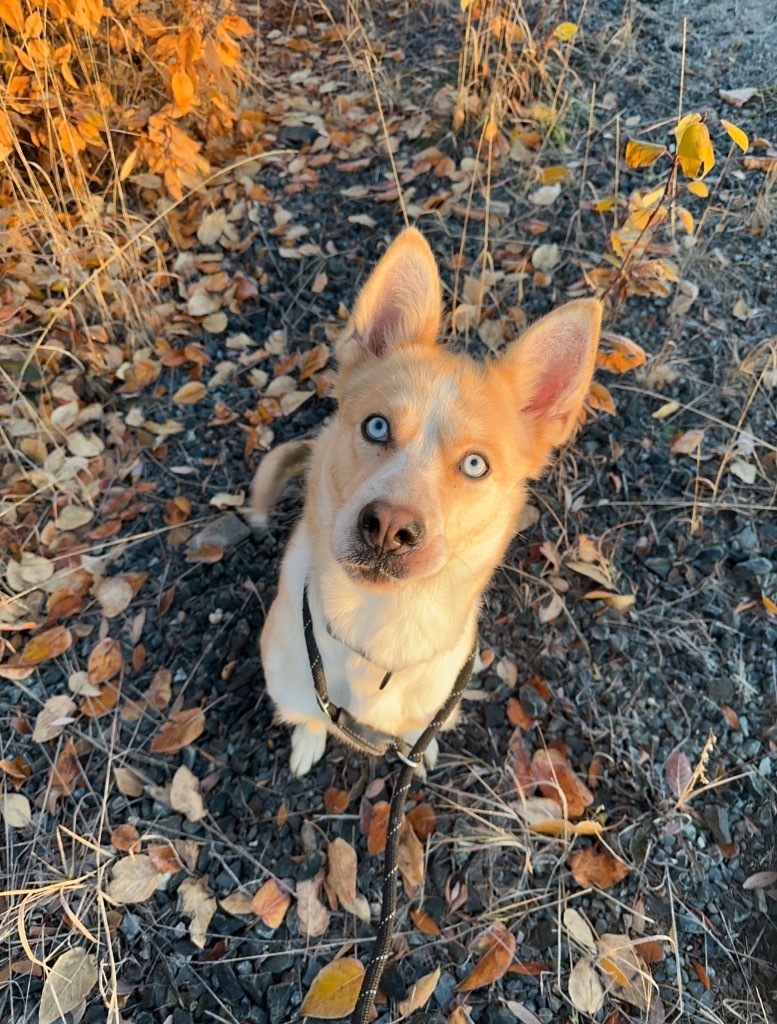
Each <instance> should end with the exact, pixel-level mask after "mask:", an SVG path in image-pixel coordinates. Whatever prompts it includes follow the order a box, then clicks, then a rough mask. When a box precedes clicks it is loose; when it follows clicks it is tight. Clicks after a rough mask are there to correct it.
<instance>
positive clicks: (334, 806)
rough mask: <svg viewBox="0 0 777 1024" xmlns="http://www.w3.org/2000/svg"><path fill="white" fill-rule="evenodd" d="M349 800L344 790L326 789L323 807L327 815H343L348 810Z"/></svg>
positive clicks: (331, 787)
mask: <svg viewBox="0 0 777 1024" xmlns="http://www.w3.org/2000/svg"><path fill="white" fill-rule="evenodd" d="M348 804H349V798H348V792H347V790H345V789H336V788H335V787H334V786H329V787H327V789H326V791H325V792H324V807H325V808H326V810H327V813H328V814H344V813H345V811H346V810H347V808H348Z"/></svg>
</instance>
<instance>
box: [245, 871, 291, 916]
mask: <svg viewBox="0 0 777 1024" xmlns="http://www.w3.org/2000/svg"><path fill="white" fill-rule="evenodd" d="M290 906H291V896H290V895H289V893H287V892H284V891H283V889H281V887H280V886H279V885H278V883H277V882H276V881H275V879H274V878H268V880H267V881H266V882H265V883H264V885H262V886H261V887H260V888H259V889H257V891H256V892H255V893H254V896H253V898H252V899H251V903H250V908H249V909H250V912H251V913H252V914H256V916H257V917H258V918H260V919H261V920H262V922H263V923H264V924H266V925H267V927H268V928H279V927H280V926H281V924H282V923H283V919H284V917H286V911H287V910H288V909H289V907H290Z"/></svg>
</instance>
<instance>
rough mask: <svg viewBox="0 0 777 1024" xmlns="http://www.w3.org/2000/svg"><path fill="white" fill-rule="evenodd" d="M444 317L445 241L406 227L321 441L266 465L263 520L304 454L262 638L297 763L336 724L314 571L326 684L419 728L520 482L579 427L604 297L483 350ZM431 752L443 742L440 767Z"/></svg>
mask: <svg viewBox="0 0 777 1024" xmlns="http://www.w3.org/2000/svg"><path fill="white" fill-rule="evenodd" d="M441 316H442V305H441V297H440V279H439V275H438V272H437V267H436V265H435V261H434V257H433V255H432V252H431V250H430V248H429V246H428V244H427V243H426V241H425V240H424V238H423V236H422V235H421V234H420V233H419V232H418V231H416V230H414V229H412V228H410V229H408V230H406V231H404V232H403V233H402V234H401V235H400V236H399V237H398V238H397V239H396V240H395V241H394V242H393V244H392V245H391V246H390V247H389V249H388V250H387V252H386V253H385V255H384V256H383V258H382V259H381V260H380V262H379V263H378V265H377V267H376V268H375V270H374V272H373V273H372V275H371V277H370V278H369V280H368V281H367V283H366V285H365V286H364V288H363V290H362V292H361V294H360V295H359V298H358V300H357V302H356V308H355V310H354V313H353V316H352V317H351V320H350V322H349V323H348V325H347V327H346V329H345V331H344V333H343V336H342V337H341V339H340V340H339V342H338V343H337V350H336V355H337V360H338V364H339V375H338V378H337V384H336V397H337V400H338V403H339V408H338V411H337V413H336V415H334V416H333V417H332V419H331V420H330V422H329V423H328V424H327V425H326V426H325V427H324V428H323V430H322V431H321V432H320V434H319V435H318V437H317V438H316V439H315V440H314V441H303V442H291V443H289V444H285V445H281V446H280V447H279V448H277V449H275V450H274V451H273V452H271V453H270V454H269V455H267V456H266V457H265V459H264V460H263V461H262V463H261V465H260V467H259V469H258V471H257V475H256V479H255V481H254V489H253V500H252V518H253V519H254V521H255V522H264V521H265V519H266V515H267V512H268V510H269V507H270V505H271V504H272V502H273V501H274V500H275V499H276V498H277V497H278V495H279V494H280V492H281V491H282V489H283V486H284V485H285V483H286V482H287V480H288V478H289V477H290V476H291V475H293V473H294V472H295V471H297V470H299V468H300V466H301V464H302V463H303V462H305V461H307V490H306V497H305V511H304V516H303V518H302V520H301V522H300V523H299V525H298V526H297V528H296V529H295V531H294V533H293V535H292V537H291V540H290V541H289V545H288V548H287V550H286V554H285V556H284V559H283V564H282V567H281V576H280V584H279V589H278V596H277V598H276V599H275V601H274V602H273V605H272V607H271V608H270V612H269V614H268V616H267V621H266V623H265V625H264V629H263V631H262V638H261V651H262V661H263V664H264V673H265V678H266V680H267V688H268V690H269V692H270V695H271V697H272V699H273V701H274V703H275V706H276V708H277V712H278V716H279V718H280V719H281V720H282V721H284V722H288V723H290V724H291V725H293V726H294V730H293V732H292V737H291V770H292V771H293V772H294V774H295V775H304V774H305V773H306V772H308V771H309V770H310V768H311V766H312V765H314V764H315V763H316V762H317V761H318V760H319V759H320V758H321V757H322V756H323V754H324V747H325V744H326V736H327V731H328V730H330V731H334V732H339V730H337V729H334V728H333V726H332V722H331V721H330V719H329V718H328V716H327V715H326V714H325V713H324V711H323V710H322V709H321V707H320V705H319V702H318V701H317V699H316V693H315V689H314V685H313V678H312V675H311V664H310V659H309V657H308V653H307V650H306V643H305V634H304V630H303V621H302V608H303V591H304V589H305V587H306V586H307V597H308V602H309V607H310V613H311V616H312V627H313V634H314V636H315V642H316V645H317V647H318V651H319V652H320V655H321V659H322V663H323V668H324V671H325V673H326V678H327V682H328V688H329V697H330V699H331V700H332V701H333V702H334V703H335V704H336V705H339V706H340V707H342V708H345V709H347V710H348V711H349V712H350V713H351V715H353V717H354V718H355V719H356V720H357V721H358V722H361V723H364V724H365V725H367V726H371V727H372V728H373V729H377V730H381V731H382V732H384V733H386V732H387V733H390V734H392V735H396V736H398V737H402V738H404V739H405V740H407V741H409V742H411V743H412V742H414V741H415V739H416V738H417V737H418V736H419V735H420V733H421V732H422V731H423V729H424V728H425V726H426V725H427V724H428V723H429V721H430V720H431V718H432V717H433V715H434V713H435V712H436V711H437V710H438V708H440V707H441V706H442V704H443V703H444V701H445V699H446V697H447V696H448V695H449V694H450V692H451V690H452V687H453V684H454V680H455V679H456V676H457V674H458V672H459V670H460V669H461V667H462V665H463V664H464V663H465V662H466V660H467V657H468V654H469V653H470V651H471V649H472V646H473V643H474V641H475V634H476V630H477V620H478V611H479V608H480V602H481V598H482V595H483V591H484V590H485V588H486V586H487V585H488V582H489V580H490V578H491V575H492V573H493V572H494V569H495V568H496V566H497V565H498V563H499V561H500V559H501V558H502V556H503V555H504V552H505V549H506V547H507V545H508V543H509V541H510V539H511V537H512V536H513V534H514V532H515V527H516V522H517V520H518V516H519V513H520V512H521V509H522V507H523V504H524V501H525V487H524V485H525V482H526V481H527V480H531V479H533V478H534V477H537V476H538V475H539V474H540V473H541V472H542V471H543V469H544V468H545V466H546V465H547V462H548V459H549V457H550V454H551V451H552V449H553V448H554V447H556V446H557V445H559V444H561V443H562V442H563V441H565V440H566V438H567V437H568V436H569V435H570V433H571V432H572V430H573V429H574V426H575V422H576V420H577V416H578V413H579V412H580V409H581V406H582V403H583V399H584V398H585V395H586V393H587V391H588V387H589V384H590V381H591V375H592V372H593V368H594V359H595V354H596V347H597V343H598V338H599V327H600V322H601V307H600V304H599V303H598V302H597V301H596V300H593V299H591V300H589V299H585V300H579V301H576V302H570V303H569V304H567V305H565V306H562V307H560V308H559V309H557V310H555V311H554V312H553V313H551V314H549V315H548V316H546V317H545V318H544V319H542V320H540V321H539V322H538V323H536V324H534V326H532V327H531V328H530V329H529V330H528V331H526V333H525V334H524V335H523V336H522V337H521V338H519V339H518V340H517V341H516V342H514V343H513V344H511V345H510V346H509V347H508V348H507V349H506V351H504V352H503V353H502V354H501V355H500V356H499V357H498V358H497V359H495V360H493V361H490V362H488V363H480V362H477V361H475V360H473V359H472V358H470V357H469V356H467V355H464V354H461V353H453V352H451V351H449V350H448V349H447V348H446V347H445V346H444V345H441V344H439V342H438V333H439V330H440V321H441ZM387 673H391V676H390V681H389V682H388V685H385V683H386V677H387ZM451 724H452V723H451V722H449V723H448V725H451ZM436 757H437V747H436V743H435V744H433V745H432V746H431V747H430V748H429V750H428V752H427V755H426V758H425V760H426V763H427V765H428V766H429V767H433V765H434V763H435V761H436Z"/></svg>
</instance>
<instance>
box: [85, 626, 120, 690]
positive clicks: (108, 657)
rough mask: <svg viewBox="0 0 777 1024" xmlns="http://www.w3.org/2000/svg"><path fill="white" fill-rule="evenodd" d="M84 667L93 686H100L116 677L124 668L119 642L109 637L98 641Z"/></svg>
mask: <svg viewBox="0 0 777 1024" xmlns="http://www.w3.org/2000/svg"><path fill="white" fill-rule="evenodd" d="M86 667H87V672H88V677H89V682H90V683H91V684H92V685H93V686H100V685H102V684H103V683H107V682H108V680H109V679H113V678H114V676H117V675H118V674H119V673H120V672H121V671H122V669H123V668H124V656H123V654H122V652H121V644H120V643H119V641H118V640H113V639H112V638H111V637H109V636H106V637H105V639H104V640H100V641H99V643H97V644H95V646H94V647H93V648H92V650H91V651H90V653H89V661H88V662H87V666H86Z"/></svg>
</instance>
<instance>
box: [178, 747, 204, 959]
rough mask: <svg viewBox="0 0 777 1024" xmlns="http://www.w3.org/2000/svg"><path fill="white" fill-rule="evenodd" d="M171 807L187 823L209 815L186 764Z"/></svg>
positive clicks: (196, 781)
mask: <svg viewBox="0 0 777 1024" xmlns="http://www.w3.org/2000/svg"><path fill="white" fill-rule="evenodd" d="M170 806H171V807H172V809H173V810H174V811H178V812H179V813H180V814H183V816H184V817H185V818H186V819H187V821H200V819H201V818H204V817H205V815H206V814H207V813H208V811H207V808H206V807H205V801H204V800H203V799H202V793H201V792H200V780H199V779H198V778H197V776H196V775H195V774H194V772H192V771H191V770H190V769H189V768H187V767H186V765H185V764H182V765H181V766H180V767H179V768H178V770H177V771H176V773H175V775H174V776H173V781H172V783H171V784H170ZM200 948H202V947H200Z"/></svg>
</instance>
